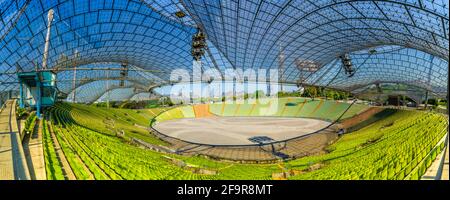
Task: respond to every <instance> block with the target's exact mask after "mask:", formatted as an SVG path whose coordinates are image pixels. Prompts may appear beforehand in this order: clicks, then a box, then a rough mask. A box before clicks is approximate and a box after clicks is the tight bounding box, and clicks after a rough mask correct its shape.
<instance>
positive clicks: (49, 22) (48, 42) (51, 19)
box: [42, 9, 54, 70]
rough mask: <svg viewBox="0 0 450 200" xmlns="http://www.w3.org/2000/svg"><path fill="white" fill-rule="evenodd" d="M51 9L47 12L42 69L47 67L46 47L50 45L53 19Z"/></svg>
mask: <svg viewBox="0 0 450 200" xmlns="http://www.w3.org/2000/svg"><path fill="white" fill-rule="evenodd" d="M53 14H54V11H53V9H50V10H49V11H48V14H47V20H48V24H47V36H46V37H45V47H44V57H43V59H42V69H44V70H45V69H47V59H48V48H49V45H50V29H51V27H52V21H53Z"/></svg>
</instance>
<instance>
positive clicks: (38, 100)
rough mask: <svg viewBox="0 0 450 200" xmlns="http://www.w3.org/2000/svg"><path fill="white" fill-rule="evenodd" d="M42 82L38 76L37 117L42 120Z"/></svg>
mask: <svg viewBox="0 0 450 200" xmlns="http://www.w3.org/2000/svg"><path fill="white" fill-rule="evenodd" d="M41 89H42V88H41V81H40V80H39V75H38V76H36V116H37V117H38V118H41Z"/></svg>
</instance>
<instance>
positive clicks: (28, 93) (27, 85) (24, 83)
mask: <svg viewBox="0 0 450 200" xmlns="http://www.w3.org/2000/svg"><path fill="white" fill-rule="evenodd" d="M17 76H18V79H19V106H20V108H25V107H29V108H31V109H36V115H37V116H38V117H41V110H42V108H45V107H49V106H52V105H54V104H55V102H56V98H57V96H56V95H57V89H56V74H55V73H53V72H51V71H40V72H19V73H18V74H17Z"/></svg>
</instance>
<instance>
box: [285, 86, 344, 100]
mask: <svg viewBox="0 0 450 200" xmlns="http://www.w3.org/2000/svg"><path fill="white" fill-rule="evenodd" d="M350 96H351V94H350V93H348V92H344V91H338V90H333V89H329V88H324V87H316V86H306V87H305V88H304V90H303V92H300V91H294V92H278V97H310V98H313V99H314V98H317V97H322V98H325V99H334V100H344V99H348V98H349V97H350Z"/></svg>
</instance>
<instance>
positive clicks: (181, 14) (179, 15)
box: [175, 11, 186, 18]
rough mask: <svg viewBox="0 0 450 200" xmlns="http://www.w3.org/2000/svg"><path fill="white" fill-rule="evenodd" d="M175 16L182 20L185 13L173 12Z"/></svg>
mask: <svg viewBox="0 0 450 200" xmlns="http://www.w3.org/2000/svg"><path fill="white" fill-rule="evenodd" d="M175 16H177V17H178V18H183V17H186V13H184V12H183V11H177V12H175Z"/></svg>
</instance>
